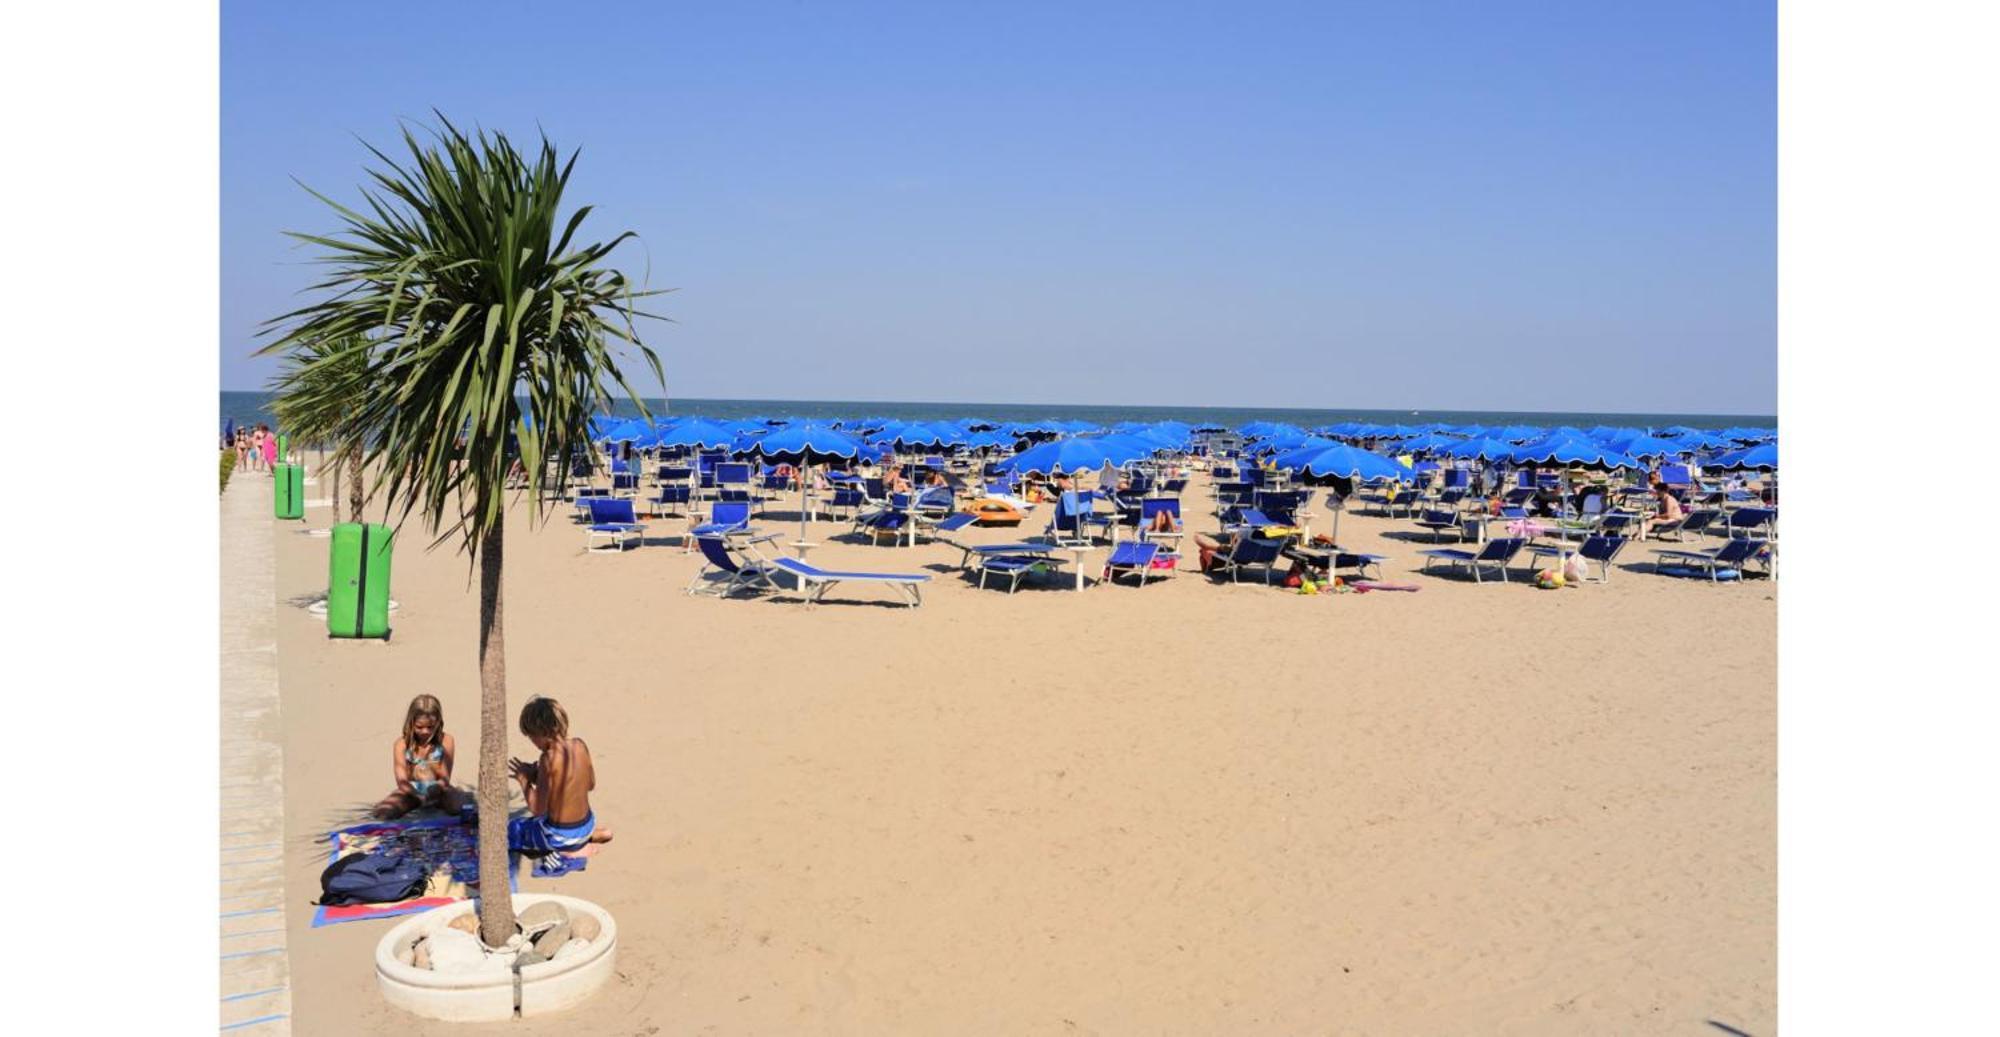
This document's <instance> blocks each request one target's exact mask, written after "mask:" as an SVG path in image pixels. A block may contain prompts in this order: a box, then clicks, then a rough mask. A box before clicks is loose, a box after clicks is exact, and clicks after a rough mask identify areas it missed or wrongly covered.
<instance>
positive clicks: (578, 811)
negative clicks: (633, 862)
mask: <svg viewBox="0 0 2000 1037" xmlns="http://www.w3.org/2000/svg"><path fill="white" fill-rule="evenodd" d="M521 733H522V734H524V735H527V736H528V740H529V741H531V742H533V743H535V748H537V749H540V750H541V751H542V755H541V758H540V759H537V760H536V761H535V762H534V763H528V762H526V761H523V760H518V759H515V760H509V761H507V769H508V771H510V772H511V773H512V774H513V776H514V780H515V781H517V782H519V783H520V785H521V795H522V796H523V797H524V798H526V799H527V801H528V813H527V815H526V816H523V817H517V818H514V819H512V820H510V821H508V822H507V848H508V849H510V850H515V851H518V852H521V853H527V854H547V853H574V852H575V851H577V850H581V849H583V848H584V847H586V846H588V845H590V844H591V843H608V842H610V841H611V829H609V828H607V827H605V826H604V825H601V824H599V823H598V822H597V815H596V814H594V813H592V812H591V809H590V793H591V792H592V791H593V790H595V789H596V788H597V768H596V766H595V764H594V762H593V761H592V760H591V757H590V746H588V745H585V744H583V739H581V738H571V737H570V736H569V713H568V712H566V711H565V710H564V709H563V708H562V705H561V704H560V703H558V702H557V701H556V700H554V699H545V698H541V697H539V696H537V697H535V698H532V699H529V700H528V704H527V705H525V706H523V707H521Z"/></svg>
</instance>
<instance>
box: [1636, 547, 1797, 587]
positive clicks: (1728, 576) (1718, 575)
mask: <svg viewBox="0 0 2000 1037" xmlns="http://www.w3.org/2000/svg"><path fill="white" fill-rule="evenodd" d="M1769 546H1770V544H1769V542H1768V541H1764V540H1753V539H1751V538H1749V537H1744V538H1742V539H1740V540H1739V539H1732V540H1730V541H1729V542H1728V543H1726V544H1723V545H1722V546H1721V547H1718V548H1716V549H1714V550H1712V551H1662V550H1657V549H1656V550H1654V552H1653V554H1655V555H1657V556H1658V558H1659V561H1657V562H1655V563H1654V565H1653V571H1654V572H1656V573H1659V574H1660V575H1662V576H1684V577H1685V576H1707V577H1708V579H1709V582H1711V583H1720V582H1721V581H1723V580H1735V579H1740V578H1741V577H1742V575H1743V567H1744V566H1745V565H1747V564H1748V563H1750V562H1752V561H1755V560H1756V559H1757V558H1758V556H1760V555H1762V554H1763V552H1764V549H1765V548H1767V547H1769ZM1767 571H1768V569H1767Z"/></svg>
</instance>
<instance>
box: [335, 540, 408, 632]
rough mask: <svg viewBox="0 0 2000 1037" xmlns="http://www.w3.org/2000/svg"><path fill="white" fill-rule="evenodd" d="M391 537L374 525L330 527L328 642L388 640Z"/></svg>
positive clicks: (392, 545)
mask: <svg viewBox="0 0 2000 1037" xmlns="http://www.w3.org/2000/svg"><path fill="white" fill-rule="evenodd" d="M394 537H395V534H394V532H393V531H391V530H390V529H389V527H388V526H384V525H380V524H378V523H367V524H363V523H360V522H342V523H340V524H339V525H337V526H334V527H333V545H332V548H331V550H330V551H329V552H328V559H329V562H328V566H327V576H326V633H327V636H328V637H380V638H387V637H388V636H389V555H390V551H391V549H392V548H393V547H394V544H393V543H392V541H393V540H394Z"/></svg>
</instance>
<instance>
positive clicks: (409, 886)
mask: <svg viewBox="0 0 2000 1037" xmlns="http://www.w3.org/2000/svg"><path fill="white" fill-rule="evenodd" d="M430 880H431V874H430V869H429V868H426V867H424V865H423V864H422V863H421V862H419V861H414V860H411V859H410V858H408V857H404V856H401V855H397V854H387V853H350V854H348V855H347V856H345V857H342V858H341V859H339V860H337V861H334V862H333V863H332V864H329V865H327V866H326V870H325V871H323V872H320V874H319V889H320V893H319V900H318V901H317V903H320V904H326V905H340V904H392V903H395V902H396V901H398V900H408V899H410V898H411V897H414V896H417V895H418V894H420V893H422V892H423V891H424V887H425V886H428V885H430Z"/></svg>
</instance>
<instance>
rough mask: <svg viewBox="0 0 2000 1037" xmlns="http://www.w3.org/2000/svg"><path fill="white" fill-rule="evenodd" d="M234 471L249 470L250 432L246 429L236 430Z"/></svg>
mask: <svg viewBox="0 0 2000 1037" xmlns="http://www.w3.org/2000/svg"><path fill="white" fill-rule="evenodd" d="M236 470H237V471H239V472H247V471H249V470H250V430H249V429H247V428H239V429H237V430H236Z"/></svg>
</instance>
